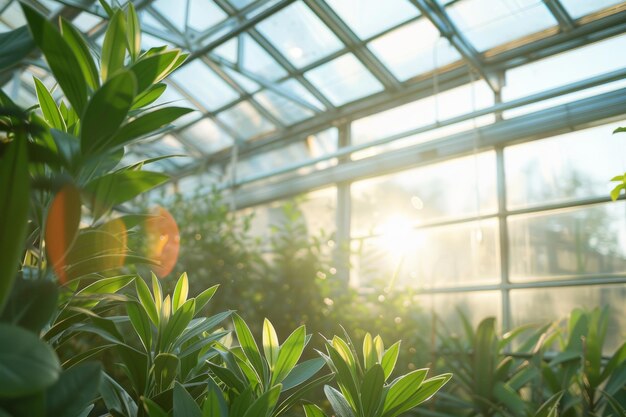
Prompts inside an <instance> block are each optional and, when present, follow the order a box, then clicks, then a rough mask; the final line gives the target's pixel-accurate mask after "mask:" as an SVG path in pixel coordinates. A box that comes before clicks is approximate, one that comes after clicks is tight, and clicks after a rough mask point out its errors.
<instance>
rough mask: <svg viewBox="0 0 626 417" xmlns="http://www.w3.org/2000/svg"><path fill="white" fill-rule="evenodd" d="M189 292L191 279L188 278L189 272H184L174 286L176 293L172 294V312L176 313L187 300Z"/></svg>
mask: <svg viewBox="0 0 626 417" xmlns="http://www.w3.org/2000/svg"><path fill="white" fill-rule="evenodd" d="M188 294H189V279H188V278H187V273H186V272H183V273H182V275H181V276H180V278H178V281H177V282H176V287H175V288H174V294H173V296H172V312H173V313H175V312H176V310H178V308H179V307H180V306H182V305H183V304H185V302H186V301H187V295H188Z"/></svg>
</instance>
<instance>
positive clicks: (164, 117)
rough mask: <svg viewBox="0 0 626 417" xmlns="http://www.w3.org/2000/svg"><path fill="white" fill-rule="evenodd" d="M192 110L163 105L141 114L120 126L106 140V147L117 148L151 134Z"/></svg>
mask: <svg viewBox="0 0 626 417" xmlns="http://www.w3.org/2000/svg"><path fill="white" fill-rule="evenodd" d="M191 111H193V110H192V109H187V108H183V107H165V108H162V109H158V110H155V111H152V112H150V113H146V114H143V115H141V116H139V117H137V118H136V119H134V120H133V121H131V122H129V123H128V124H126V125H124V126H122V127H121V128H120V130H119V131H118V132H117V133H116V134H115V135H114V136H113V137H111V140H110V141H107V142H106V147H107V148H112V149H114V148H117V147H120V146H124V145H126V144H128V143H129V142H131V141H132V140H135V139H138V138H142V137H145V136H146V135H150V134H153V133H154V132H155V131H156V130H158V129H161V128H163V127H164V126H167V125H169V124H170V123H172V122H174V121H175V120H176V119H178V118H179V117H181V116H184V115H185V114H187V113H189V112H191Z"/></svg>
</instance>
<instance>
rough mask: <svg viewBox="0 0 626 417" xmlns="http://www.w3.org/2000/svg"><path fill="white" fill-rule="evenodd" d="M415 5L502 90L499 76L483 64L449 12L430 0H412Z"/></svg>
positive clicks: (494, 87)
mask: <svg viewBox="0 0 626 417" xmlns="http://www.w3.org/2000/svg"><path fill="white" fill-rule="evenodd" d="M410 1H411V3H413V5H414V6H415V7H417V8H418V9H419V11H420V12H421V13H422V15H424V16H425V17H426V18H427V19H428V20H430V22H431V23H432V24H433V25H434V26H435V27H436V28H437V30H439V33H441V36H443V37H444V38H446V39H448V41H449V42H450V44H452V46H454V47H455V48H456V49H457V50H458V51H459V53H460V54H461V56H462V57H463V58H464V59H465V61H466V62H467V63H468V64H469V65H470V67H472V68H473V69H474V70H476V72H478V74H479V75H480V76H481V77H482V78H483V79H484V80H485V81H486V82H487V84H488V85H489V87H490V88H491V89H492V90H493V92H494V93H497V92H498V91H500V88H501V86H500V84H499V83H498V78H497V77H496V76H495V75H494V74H491V73H490V72H489V71H487V69H486V68H485V66H484V65H483V63H482V61H481V58H480V54H479V53H478V52H477V51H476V50H475V49H474V47H473V46H472V45H471V44H470V42H469V41H468V40H467V39H465V37H464V36H463V35H462V34H461V32H460V31H459V30H458V29H457V28H456V25H455V24H454V23H453V22H452V19H450V17H449V16H448V13H447V12H446V11H445V10H444V9H443V8H442V7H441V6H439V4H437V3H435V2H432V1H429V0H410Z"/></svg>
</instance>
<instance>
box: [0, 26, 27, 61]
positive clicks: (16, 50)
mask: <svg viewBox="0 0 626 417" xmlns="http://www.w3.org/2000/svg"><path fill="white" fill-rule="evenodd" d="M33 49H35V43H34V42H33V38H32V37H31V36H30V32H29V31H28V28H27V27H26V26H20V27H19V28H17V29H14V30H10V31H8V32H2V33H0V72H2V71H4V70H5V69H7V68H10V67H12V66H14V65H19V64H20V62H21V61H22V59H24V58H26V56H27V55H28V54H30V53H31V52H32V51H33Z"/></svg>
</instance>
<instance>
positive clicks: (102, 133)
mask: <svg viewBox="0 0 626 417" xmlns="http://www.w3.org/2000/svg"><path fill="white" fill-rule="evenodd" d="M136 90H137V83H136V80H135V76H134V75H133V74H132V73H131V72H129V71H121V72H119V73H118V74H117V75H115V76H114V77H112V78H110V79H109V80H108V81H107V82H106V83H104V85H103V86H102V87H100V89H99V90H98V91H96V93H95V94H94V96H93V97H92V99H91V100H90V101H89V104H88V105H87V109H86V110H85V115H84V117H83V118H82V129H81V134H80V144H81V150H82V152H83V153H84V154H89V153H91V152H96V151H100V150H103V149H106V144H107V143H108V141H109V139H110V138H111V137H112V136H113V135H114V134H115V132H116V131H117V130H118V129H119V127H120V126H121V124H122V122H124V119H125V118H126V115H128V111H129V110H130V106H131V105H132V104H133V100H134V99H135V93H136Z"/></svg>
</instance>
